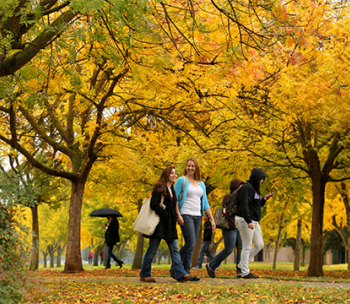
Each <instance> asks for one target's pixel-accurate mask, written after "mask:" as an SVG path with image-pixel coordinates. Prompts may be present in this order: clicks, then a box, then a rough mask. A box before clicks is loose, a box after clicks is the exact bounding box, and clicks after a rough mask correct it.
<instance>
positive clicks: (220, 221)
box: [214, 207, 231, 230]
mask: <svg viewBox="0 0 350 304" xmlns="http://www.w3.org/2000/svg"><path fill="white" fill-rule="evenodd" d="M214 221H215V224H216V228H219V229H223V230H229V229H231V226H230V224H229V222H228V221H227V219H226V216H225V214H224V213H223V208H221V207H219V208H217V209H216V210H215V214H214Z"/></svg>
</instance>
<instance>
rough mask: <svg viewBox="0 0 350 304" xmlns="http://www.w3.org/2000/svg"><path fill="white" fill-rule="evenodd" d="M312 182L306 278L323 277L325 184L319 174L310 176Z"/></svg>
mask: <svg viewBox="0 0 350 304" xmlns="http://www.w3.org/2000/svg"><path fill="white" fill-rule="evenodd" d="M311 181H312V196H313V198H312V202H313V206H312V228H311V252H310V264H309V268H308V276H309V277H310V276H314V277H320V276H323V269H322V266H323V254H322V233H323V215H324V195H325V188H326V182H325V181H324V180H323V178H322V177H321V174H315V176H311Z"/></svg>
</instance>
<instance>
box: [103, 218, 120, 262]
mask: <svg viewBox="0 0 350 304" xmlns="http://www.w3.org/2000/svg"><path fill="white" fill-rule="evenodd" d="M108 220H109V221H110V224H109V226H108V228H107V231H106V235H105V243H106V245H107V262H106V269H110V268H111V258H113V260H114V261H116V262H117V264H118V265H119V268H122V267H123V264H124V262H123V261H122V260H119V259H118V258H117V256H116V255H115V254H114V253H113V247H114V245H115V244H117V243H118V242H120V237H119V221H118V220H117V218H116V217H115V216H110V215H109V216H108Z"/></svg>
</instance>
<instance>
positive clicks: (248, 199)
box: [235, 168, 272, 279]
mask: <svg viewBox="0 0 350 304" xmlns="http://www.w3.org/2000/svg"><path fill="white" fill-rule="evenodd" d="M264 180H265V173H264V172H263V171H262V169H259V168H254V169H253V170H252V173H251V175H250V178H249V180H248V181H247V182H246V183H245V184H244V185H243V186H242V187H241V189H240V191H239V194H238V207H239V208H238V212H237V215H236V217H235V222H236V226H237V228H238V230H239V233H240V235H241V239H242V245H243V248H242V253H241V261H240V262H239V264H238V267H239V269H240V270H241V276H240V277H241V278H243V279H257V278H258V276H255V275H253V274H252V273H250V270H249V261H250V260H251V259H252V258H253V257H254V256H255V255H257V254H258V253H259V251H260V250H261V249H262V248H263V247H264V239H263V236H262V232H261V228H260V225H259V221H260V219H261V207H262V206H264V205H265V203H266V201H267V200H268V199H269V198H270V197H271V196H272V193H271V194H268V195H265V196H264V198H263V197H261V193H260V185H261V184H262V183H263V182H264ZM253 242H254V247H252V245H253Z"/></svg>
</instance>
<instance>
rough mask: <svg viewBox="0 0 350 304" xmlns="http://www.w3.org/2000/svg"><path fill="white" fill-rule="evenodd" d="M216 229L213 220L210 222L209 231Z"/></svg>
mask: <svg viewBox="0 0 350 304" xmlns="http://www.w3.org/2000/svg"><path fill="white" fill-rule="evenodd" d="M215 229H216V224H215V222H214V219H213V220H212V221H211V230H213V231H214V230H215Z"/></svg>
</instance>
